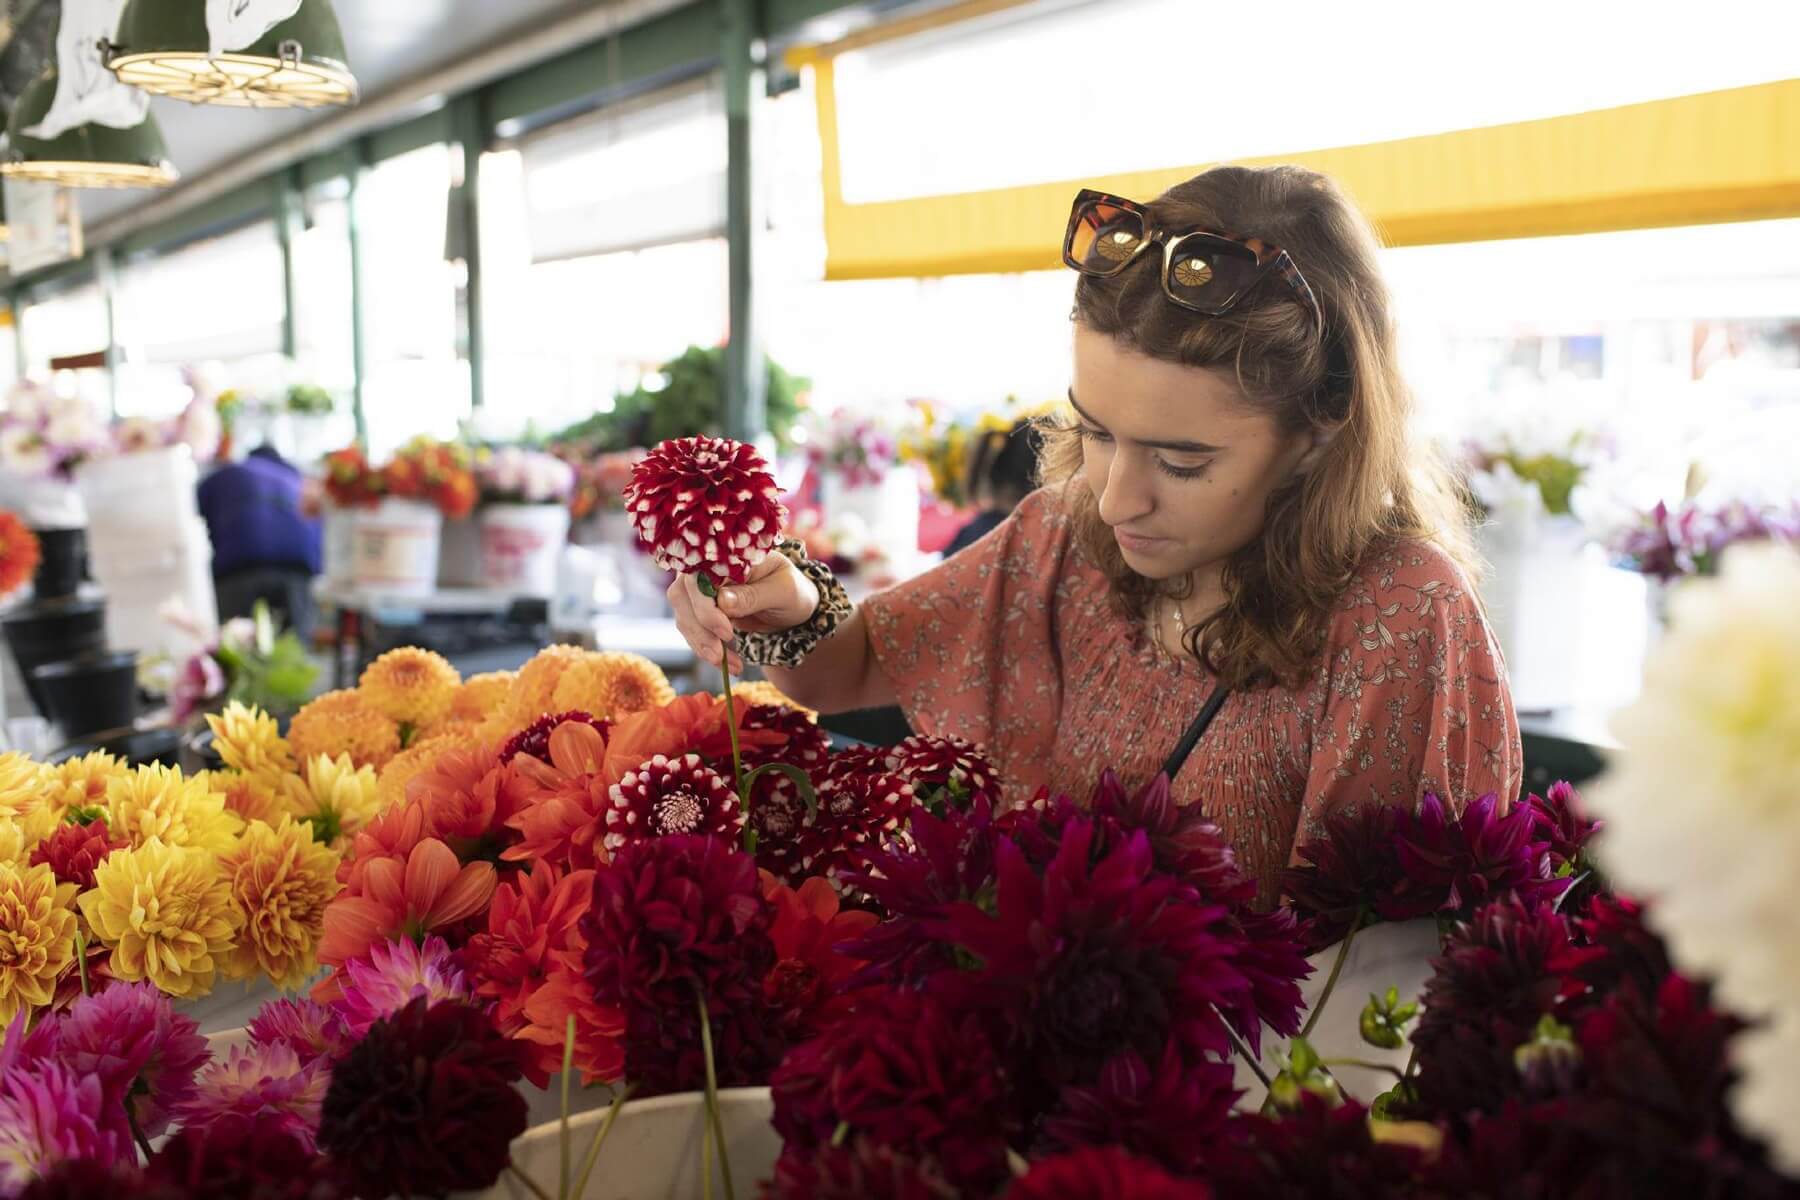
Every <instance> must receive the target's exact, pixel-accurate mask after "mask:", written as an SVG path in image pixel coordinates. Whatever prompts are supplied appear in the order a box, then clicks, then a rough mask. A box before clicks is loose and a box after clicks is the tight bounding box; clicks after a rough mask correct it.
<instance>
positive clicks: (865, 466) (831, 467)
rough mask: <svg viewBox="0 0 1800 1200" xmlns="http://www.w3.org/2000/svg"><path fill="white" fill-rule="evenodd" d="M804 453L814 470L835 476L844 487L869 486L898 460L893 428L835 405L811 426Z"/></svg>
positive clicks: (897, 446) (878, 479)
mask: <svg viewBox="0 0 1800 1200" xmlns="http://www.w3.org/2000/svg"><path fill="white" fill-rule="evenodd" d="M806 453H807V457H808V459H809V460H810V461H811V463H812V466H813V469H814V470H816V471H819V472H820V473H821V474H833V475H836V476H838V477H839V478H840V479H841V480H842V481H843V483H844V486H846V487H873V486H874V485H876V484H878V483H880V482H881V481H882V480H884V479H886V478H887V474H888V471H889V470H891V469H892V468H893V467H894V465H895V464H896V463H898V462H899V461H900V446H899V442H898V441H897V439H896V438H895V436H894V434H893V432H892V431H891V430H890V429H888V428H887V427H886V426H885V425H883V424H882V423H881V422H880V421H877V420H875V419H874V418H872V417H867V416H863V415H862V414H860V413H855V412H851V411H850V410H849V409H839V410H838V411H836V412H834V413H832V414H831V416H830V418H829V419H828V420H826V422H825V423H824V424H823V425H822V426H815V427H814V428H813V429H812V431H811V435H810V436H809V438H808V440H807V444H806Z"/></svg>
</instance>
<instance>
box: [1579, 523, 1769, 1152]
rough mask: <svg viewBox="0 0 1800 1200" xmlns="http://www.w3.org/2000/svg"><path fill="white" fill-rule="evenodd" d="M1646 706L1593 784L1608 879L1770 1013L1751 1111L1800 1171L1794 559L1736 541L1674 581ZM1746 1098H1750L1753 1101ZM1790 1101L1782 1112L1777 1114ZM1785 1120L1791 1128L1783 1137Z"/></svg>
mask: <svg viewBox="0 0 1800 1200" xmlns="http://www.w3.org/2000/svg"><path fill="white" fill-rule="evenodd" d="M1670 609H1671V612H1670V622H1669V631H1668V633H1667V634H1665V635H1664V637H1663V638H1662V640H1661V641H1660V642H1659V643H1658V645H1657V647H1656V650H1655V651H1654V652H1653V653H1652V655H1651V657H1650V660H1649V662H1648V664H1647V666H1646V669H1645V675H1644V692H1643V695H1642V697H1641V698H1640V699H1639V700H1638V701H1637V702H1636V703H1635V704H1633V705H1632V706H1631V707H1629V708H1628V709H1626V710H1625V711H1624V712H1623V713H1621V714H1620V715H1619V717H1618V718H1617V720H1616V721H1615V722H1614V729H1615V732H1616V733H1617V734H1618V736H1619V739H1620V741H1621V742H1622V743H1623V750H1622V753H1621V754H1620V755H1619V756H1618V758H1617V761H1616V762H1615V763H1614V764H1613V765H1612V766H1611V768H1610V769H1609V770H1608V772H1607V774H1606V776H1605V777H1604V778H1603V779H1602V780H1601V781H1600V782H1599V783H1598V784H1597V785H1596V786H1595V787H1594V788H1592V789H1590V791H1589V797H1590V799H1591V800H1592V803H1593V805H1594V808H1595V809H1596V811H1597V812H1598V813H1599V814H1600V815H1601V816H1603V817H1604V818H1605V819H1606V832H1605V833H1604V835H1603V836H1602V838H1601V842H1600V853H1601V856H1602V859H1603V862H1604V865H1605V867H1606V869H1607V871H1608V872H1609V873H1610V875H1611V876H1612V878H1613V879H1614V880H1616V881H1617V882H1618V883H1619V884H1620V885H1621V886H1623V887H1624V888H1626V889H1627V890H1630V891H1633V892H1637V893H1639V894H1642V895H1644V896H1646V897H1648V898H1649V899H1650V900H1651V901H1652V902H1653V903H1652V907H1651V908H1650V910H1649V916H1650V919H1651V921H1652V923H1653V924H1654V925H1655V926H1656V927H1657V928H1658V929H1659V930H1660V931H1661V932H1662V933H1663V934H1664V935H1665V936H1666V937H1667V938H1668V941H1669V945H1670V948H1671V950H1672V952H1673V953H1674V955H1675V957H1676V960H1677V961H1678V962H1680V963H1681V964H1682V965H1683V966H1684V967H1686V968H1688V969H1690V970H1693V971H1696V972H1698V973H1700V974H1703V975H1706V976H1710V977H1712V978H1713V979H1715V980H1716V981H1717V984H1718V994H1719V997H1720V999H1721V1000H1722V1001H1723V1002H1724V1003H1725V1004H1726V1005H1727V1006H1729V1007H1731V1008H1732V1009H1734V1010H1736V1011H1738V1012H1739V1013H1741V1014H1743V1015H1745V1016H1747V1017H1750V1018H1752V1019H1769V1020H1770V1021H1771V1022H1772V1025H1771V1032H1770V1033H1769V1034H1767V1035H1763V1037H1764V1040H1765V1041H1766V1039H1767V1038H1769V1037H1775V1036H1777V1035H1779V1037H1781V1038H1783V1039H1786V1040H1785V1042H1784V1043H1783V1044H1784V1045H1785V1046H1787V1047H1788V1050H1787V1051H1784V1052H1773V1051H1771V1052H1753V1051H1752V1050H1751V1049H1750V1048H1749V1047H1748V1046H1746V1047H1745V1048H1744V1050H1743V1065H1744V1070H1745V1072H1746V1085H1745V1087H1744V1089H1743V1090H1742V1094H1741V1096H1740V1097H1739V1099H1740V1100H1741V1101H1743V1102H1744V1103H1746V1104H1749V1105H1751V1107H1752V1109H1753V1110H1754V1112H1755V1114H1756V1117H1757V1119H1759V1120H1761V1121H1762V1122H1764V1123H1763V1124H1762V1126H1761V1127H1762V1129H1763V1131H1764V1132H1765V1133H1768V1134H1769V1135H1770V1136H1771V1137H1773V1138H1774V1139H1775V1141H1776V1144H1777V1148H1778V1151H1779V1152H1780V1153H1781V1154H1782V1155H1783V1158H1784V1161H1786V1162H1788V1163H1789V1164H1790V1165H1796V1166H1800V1103H1788V1102H1789V1101H1792V1100H1794V1099H1795V1096H1796V1088H1797V1087H1800V1085H1797V1084H1796V1083H1795V1082H1794V1081H1793V1080H1791V1079H1781V1080H1776V1079H1771V1078H1763V1077H1762V1076H1763V1075H1764V1074H1765V1073H1776V1074H1783V1075H1786V1074H1789V1073H1790V1072H1791V1063H1792V1057H1791V1053H1792V1051H1793V1050H1794V1049H1795V1047H1796V1044H1797V1043H1800V1032H1796V1031H1800V996H1796V994H1795V987H1794V984H1795V981H1796V980H1800V906H1797V905H1796V904H1795V903H1794V898H1793V878H1794V869H1795V863H1796V862H1800V553H1796V552H1795V551H1794V550H1793V549H1792V548H1790V547H1785V546H1782V545H1778V544H1770V543H1765V544H1760V545H1758V544H1751V545H1744V546H1740V547H1737V548H1734V549H1733V550H1731V551H1730V552H1728V553H1727V555H1726V557H1725V563H1724V568H1723V571H1722V572H1721V574H1720V575H1719V577H1718V578H1716V579H1700V580H1693V581H1689V582H1686V583H1683V584H1682V585H1681V586H1680V587H1679V588H1677V589H1676V591H1675V592H1674V594H1673V595H1672V597H1671V605H1670ZM1747 1098H1754V1099H1747ZM1784 1105H1785V1107H1783V1106H1784ZM1780 1125H1785V1128H1780V1127H1779V1126H1780Z"/></svg>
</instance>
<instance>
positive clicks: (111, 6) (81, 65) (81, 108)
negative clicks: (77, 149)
mask: <svg viewBox="0 0 1800 1200" xmlns="http://www.w3.org/2000/svg"><path fill="white" fill-rule="evenodd" d="M124 9H125V0H63V6H62V24H61V25H59V26H58V27H57V30H56V74H57V79H56V98H55V100H53V101H52V102H51V104H50V111H49V112H47V113H45V114H44V119H43V120H42V121H39V122H38V123H37V124H36V125H34V126H32V127H31V128H30V129H27V130H26V131H25V132H26V133H28V134H30V135H31V136H32V137H34V138H42V139H44V140H45V141H49V140H50V139H51V138H55V137H60V136H62V135H63V134H64V133H67V132H68V131H69V130H71V129H74V128H75V127H76V126H78V125H109V126H111V127H112V128H114V129H132V128H135V127H136V126H139V125H142V124H143V123H144V118H145V117H146V116H148V115H149V113H150V97H149V96H148V95H146V94H145V93H143V92H141V91H139V90H138V89H137V88H134V87H131V86H129V85H127V84H123V83H120V82H119V81H118V78H117V77H115V76H114V75H113V73H112V72H111V71H109V70H107V69H106V62H105V59H104V58H103V57H102V55H101V52H100V43H101V42H102V41H111V40H112V38H113V36H114V35H115V34H117V33H118V31H119V14H120V13H121V12H123V11H124Z"/></svg>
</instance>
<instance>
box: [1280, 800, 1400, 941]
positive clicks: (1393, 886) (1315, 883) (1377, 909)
mask: <svg viewBox="0 0 1800 1200" xmlns="http://www.w3.org/2000/svg"><path fill="white" fill-rule="evenodd" d="M1399 820H1400V810H1399V809H1397V808H1393V807H1390V806H1389V805H1386V804H1367V805H1357V806H1353V807H1351V808H1345V809H1339V810H1338V811H1337V812H1334V813H1332V814H1331V815H1330V816H1328V817H1326V818H1325V833H1324V836H1323V837H1319V838H1315V839H1313V840H1312V841H1309V842H1307V843H1306V844H1305V845H1303V846H1301V847H1300V850H1299V857H1300V859H1301V860H1302V861H1303V862H1304V863H1305V864H1306V865H1305V866H1302V867H1289V868H1288V869H1287V871H1286V872H1285V873H1284V874H1283V875H1282V879H1281V890H1282V892H1283V893H1285V894H1286V895H1287V897H1288V901H1289V904H1290V906H1291V907H1292V908H1293V911H1294V915H1295V916H1297V917H1298V918H1300V920H1301V923H1302V931H1303V936H1304V939H1305V943H1306V949H1307V950H1308V952H1311V953H1317V952H1318V951H1320V950H1323V949H1325V948H1326V947H1327V946H1335V945H1336V944H1337V943H1339V942H1341V941H1343V940H1344V936H1345V935H1346V934H1348V933H1349V932H1350V930H1351V929H1352V928H1354V927H1355V926H1356V925H1357V924H1358V923H1359V922H1360V923H1363V924H1367V923H1369V922H1370V921H1372V920H1374V919H1375V918H1376V917H1378V916H1388V915H1390V914H1393V915H1395V916H1398V915H1399V913H1398V911H1397V906H1396V905H1395V904H1394V900H1393V898H1394V897H1395V895H1396V894H1397V893H1398V892H1400V891H1401V890H1402V888H1403V887H1404V886H1405V884H1406V872H1405V871H1403V870H1401V867H1400V851H1399V847H1398V844H1397V842H1396V841H1395V836H1394V831H1395V829H1396V828H1397V827H1398V824H1399Z"/></svg>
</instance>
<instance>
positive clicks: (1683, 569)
mask: <svg viewBox="0 0 1800 1200" xmlns="http://www.w3.org/2000/svg"><path fill="white" fill-rule="evenodd" d="M1756 542H1776V543H1785V544H1787V545H1790V546H1794V545H1800V503H1796V504H1792V505H1789V506H1787V508H1786V509H1783V508H1781V507H1779V506H1776V505H1766V504H1750V503H1747V502H1745V501H1743V500H1734V501H1731V502H1729V503H1726V504H1723V505H1720V506H1717V507H1708V506H1704V505H1702V504H1700V503H1699V502H1697V501H1694V500H1689V501H1686V502H1684V503H1683V504H1681V505H1679V506H1677V507H1676V508H1674V509H1671V508H1670V507H1669V506H1668V505H1667V504H1666V503H1663V502H1661V501H1659V502H1658V503H1657V505H1656V507H1655V508H1652V509H1651V510H1650V511H1648V512H1645V513H1639V514H1638V515H1637V519H1636V521H1635V522H1633V523H1631V524H1629V525H1627V526H1626V527H1624V528H1623V529H1620V530H1618V531H1616V532H1614V533H1613V534H1612V536H1611V537H1609V538H1608V541H1607V548H1608V549H1610V550H1611V551H1612V552H1613V554H1614V556H1615V557H1616V558H1617V559H1618V560H1619V561H1620V562H1621V563H1622V564H1623V565H1625V566H1627V567H1629V568H1630V569H1632V570H1634V571H1637V572H1639V573H1641V574H1644V575H1648V576H1650V577H1651V578H1653V579H1659V580H1662V581H1664V582H1668V581H1669V580H1672V579H1682V578H1686V577H1689V576H1694V575H1716V574H1717V573H1718V571H1719V563H1720V560H1721V559H1722V558H1723V556H1724V553H1725V551H1726V550H1727V549H1728V548H1729V547H1732V546H1736V545H1740V544H1748V543H1756Z"/></svg>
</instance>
